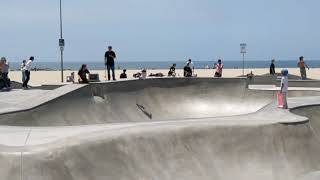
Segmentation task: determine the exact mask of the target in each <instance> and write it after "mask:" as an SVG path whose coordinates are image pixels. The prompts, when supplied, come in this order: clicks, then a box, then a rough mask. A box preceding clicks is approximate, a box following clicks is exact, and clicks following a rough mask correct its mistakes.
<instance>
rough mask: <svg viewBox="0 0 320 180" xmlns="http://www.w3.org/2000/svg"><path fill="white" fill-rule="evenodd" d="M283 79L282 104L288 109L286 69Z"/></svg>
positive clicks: (283, 71) (282, 72) (283, 72)
mask: <svg viewBox="0 0 320 180" xmlns="http://www.w3.org/2000/svg"><path fill="white" fill-rule="evenodd" d="M281 74H282V77H281V90H280V93H282V103H283V109H288V101H287V98H288V97H287V96H288V87H289V83H288V74H289V73H288V70H287V69H284V70H282V71H281Z"/></svg>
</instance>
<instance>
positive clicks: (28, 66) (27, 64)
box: [22, 56, 34, 89]
mask: <svg viewBox="0 0 320 180" xmlns="http://www.w3.org/2000/svg"><path fill="white" fill-rule="evenodd" d="M33 61H34V57H33V56H31V57H30V58H29V60H28V62H27V63H26V65H25V66H24V68H23V70H24V72H25V76H26V78H25V80H24V82H23V85H22V87H23V88H25V89H28V88H29V87H28V82H29V80H30V71H31V65H32V62H33Z"/></svg>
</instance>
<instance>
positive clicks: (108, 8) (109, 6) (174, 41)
mask: <svg viewBox="0 0 320 180" xmlns="http://www.w3.org/2000/svg"><path fill="white" fill-rule="evenodd" d="M62 1H63V15H64V38H65V39H66V48H65V59H66V61H101V60H102V59H103V55H104V51H105V49H106V47H107V45H113V47H114V50H115V51H116V53H118V57H119V58H118V60H120V61H179V60H181V61H182V60H185V59H186V58H189V57H190V58H193V59H195V60H213V59H217V58H223V59H225V60H241V56H240V47H239V46H240V43H241V42H246V43H247V44H248V54H247V58H248V59H250V60H268V59H270V58H273V57H275V58H277V59H293V60H295V59H297V57H298V56H300V55H304V56H305V57H306V58H307V59H320V51H319V48H320V23H319V19H320V11H319V7H320V1H319V0H305V1H304V0H157V1H156V0H91V1H90V0H62ZM0 7H1V12H0V22H1V27H0V56H6V57H9V58H10V59H11V60H14V61H20V59H21V58H25V57H28V56H30V55H34V56H36V57H37V58H38V59H39V60H40V61H57V60H59V48H58V39H59V0H27V1H22V0H1V1H0Z"/></svg>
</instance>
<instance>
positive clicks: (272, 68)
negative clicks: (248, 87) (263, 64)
mask: <svg viewBox="0 0 320 180" xmlns="http://www.w3.org/2000/svg"><path fill="white" fill-rule="evenodd" d="M275 62H276V61H275V60H274V59H272V60H271V65H270V75H275V74H276V66H275V64H274V63H275Z"/></svg>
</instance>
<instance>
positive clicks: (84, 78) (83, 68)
mask: <svg viewBox="0 0 320 180" xmlns="http://www.w3.org/2000/svg"><path fill="white" fill-rule="evenodd" d="M87 74H90V72H89V70H88V69H87V65H86V64H82V65H81V68H80V69H79V71H78V75H79V77H80V79H79V83H89V81H88V79H87Z"/></svg>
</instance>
